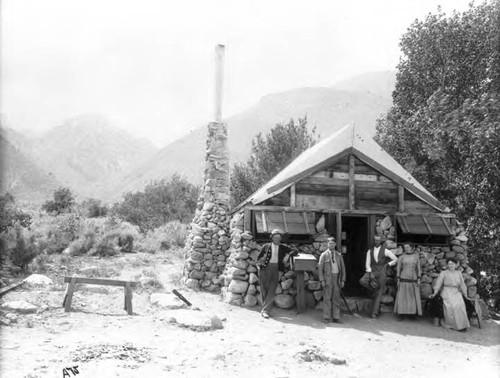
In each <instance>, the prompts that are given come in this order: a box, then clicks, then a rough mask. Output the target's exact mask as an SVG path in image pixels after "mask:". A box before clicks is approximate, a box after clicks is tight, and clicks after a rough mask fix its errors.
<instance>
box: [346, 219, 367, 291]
mask: <svg viewBox="0 0 500 378" xmlns="http://www.w3.org/2000/svg"><path fill="white" fill-rule="evenodd" d="M342 249H343V251H342V252H345V253H343V258H344V263H345V268H346V274H347V277H346V283H345V286H344V289H343V290H342V291H343V293H344V295H345V296H349V297H357V296H363V295H364V289H363V287H362V286H361V285H360V284H359V279H360V278H361V277H362V276H363V274H364V273H365V262H366V251H367V250H368V216H354V215H342Z"/></svg>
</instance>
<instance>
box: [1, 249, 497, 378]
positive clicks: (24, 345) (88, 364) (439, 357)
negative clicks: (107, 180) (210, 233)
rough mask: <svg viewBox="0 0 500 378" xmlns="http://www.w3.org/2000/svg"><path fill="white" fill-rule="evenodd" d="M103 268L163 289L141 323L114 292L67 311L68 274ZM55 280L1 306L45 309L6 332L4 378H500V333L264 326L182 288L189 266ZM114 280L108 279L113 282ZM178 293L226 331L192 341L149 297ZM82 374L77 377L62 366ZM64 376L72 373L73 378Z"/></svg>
mask: <svg viewBox="0 0 500 378" xmlns="http://www.w3.org/2000/svg"><path fill="white" fill-rule="evenodd" d="M93 263H94V264H98V265H99V264H101V265H102V264H105V266H104V265H102V269H107V271H106V273H107V274H108V275H109V274H111V273H112V268H111V267H112V266H114V267H115V270H116V269H120V270H121V269H122V270H121V271H120V272H119V274H117V276H118V277H121V278H131V279H138V278H139V277H141V276H142V277H143V276H145V275H154V277H156V278H157V279H158V281H159V282H161V283H162V284H163V286H164V287H163V288H155V287H147V288H139V289H138V290H136V291H135V292H134V297H133V307H134V315H133V316H129V315H127V313H126V312H125V311H124V310H123V301H124V296H123V289H121V288H116V289H114V288H110V289H109V291H110V292H109V294H99V293H91V292H84V291H79V292H77V293H76V295H75V297H74V299H73V303H72V309H73V311H72V312H69V313H65V312H64V309H63V308H62V307H61V304H62V300H63V296H64V291H63V288H64V287H63V285H62V276H63V275H64V274H73V273H74V272H75V271H76V269H77V267H78V266H80V267H81V266H84V265H91V264H93ZM60 265H61V261H54V264H53V267H52V269H50V270H49V272H48V273H46V275H47V276H49V277H50V278H52V279H53V280H54V281H55V282H56V287H55V289H54V288H53V289H51V290H47V289H45V290H27V289H22V290H16V291H13V292H9V293H8V294H6V295H5V296H4V297H2V300H1V302H5V301H11V300H26V301H28V302H30V303H33V304H35V305H37V306H40V310H39V312H38V313H36V314H30V315H19V316H18V319H17V322H15V323H13V324H11V325H9V326H3V327H2V330H1V365H0V372H1V376H2V377H9V378H10V377H12V378H15V377H31V378H34V377H73V376H77V377H79V378H84V377H92V378H98V377H223V376H227V377H323V376H328V377H380V376H384V377H386V378H389V377H448V376H449V377H499V376H500V347H499V346H500V324H498V322H495V321H487V322H485V324H484V325H483V328H482V329H479V328H478V327H477V326H473V327H471V328H470V329H469V330H468V331H467V332H465V333H462V332H457V331H453V330H446V329H444V328H437V327H434V326H433V325H432V321H431V319H428V318H424V319H419V320H414V321H411V320H406V321H402V322H398V321H396V319H395V317H394V316H393V315H392V314H382V315H381V317H380V318H379V319H376V320H373V319H371V318H368V317H366V316H363V317H353V316H350V315H347V314H343V317H342V320H343V322H344V323H343V324H329V325H325V324H323V323H322V322H321V312H320V311H318V310H309V311H308V312H306V313H304V314H296V313H295V312H294V311H289V310H279V309H275V310H274V312H273V317H272V318H271V319H268V320H266V319H263V318H262V317H261V316H260V314H259V310H258V308H254V309H246V308H240V307H235V306H230V305H227V304H225V303H223V302H222V301H221V300H220V297H219V295H217V294H210V293H202V292H195V291H190V290H186V289H184V288H182V286H181V285H180V284H179V281H180V269H181V266H182V262H181V260H180V259H178V258H177V259H172V258H165V256H161V255H147V256H144V255H126V256H120V257H115V258H113V259H112V261H107V262H103V260H99V261H98V260H95V261H92V260H88V258H87V260H75V261H72V262H71V263H68V264H67V265H68V266H66V267H65V268H64V267H63V268H60ZM110 271H111V273H110ZM174 288H177V289H179V290H180V291H181V292H182V293H183V294H184V296H185V297H187V298H188V299H189V300H190V301H191V302H192V303H193V304H194V306H196V307H198V308H199V309H200V310H201V311H200V313H202V314H207V315H217V316H218V317H219V318H220V319H222V320H223V322H222V323H223V325H224V328H223V329H217V330H210V331H205V332H201V331H194V330H191V329H188V328H181V327H179V326H178V325H176V324H173V323H171V322H169V319H170V317H171V316H172V315H175V313H176V312H178V311H184V310H163V309H159V308H158V307H155V306H153V305H151V303H150V301H149V295H150V293H151V292H169V291H170V290H172V289H174ZM75 366H77V370H78V372H76V371H74V372H71V371H70V370H66V371H63V369H65V368H70V367H75ZM65 372H66V373H65Z"/></svg>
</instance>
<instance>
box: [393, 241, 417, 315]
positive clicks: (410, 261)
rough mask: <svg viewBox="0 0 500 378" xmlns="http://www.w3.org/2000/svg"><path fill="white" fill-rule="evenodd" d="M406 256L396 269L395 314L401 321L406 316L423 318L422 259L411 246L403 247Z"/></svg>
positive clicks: (400, 259)
mask: <svg viewBox="0 0 500 378" xmlns="http://www.w3.org/2000/svg"><path fill="white" fill-rule="evenodd" d="M403 250H404V254H403V256H401V257H400V258H399V259H398V265H397V269H396V276H397V283H398V293H397V294H396V301H395V303H394V312H395V313H396V314H398V315H399V317H400V319H403V317H404V316H415V315H420V316H422V302H421V301H420V290H419V288H418V286H419V285H420V276H421V275H422V270H421V268H420V259H419V256H418V254H417V253H415V252H414V250H413V248H412V247H411V246H410V245H409V244H404V245H403Z"/></svg>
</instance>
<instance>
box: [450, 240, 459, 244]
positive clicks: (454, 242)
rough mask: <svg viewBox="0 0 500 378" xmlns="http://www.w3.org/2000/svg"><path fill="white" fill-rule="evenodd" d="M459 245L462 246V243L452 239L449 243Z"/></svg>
mask: <svg viewBox="0 0 500 378" xmlns="http://www.w3.org/2000/svg"><path fill="white" fill-rule="evenodd" d="M460 244H462V242H461V241H460V240H457V239H453V240H452V241H450V245H460Z"/></svg>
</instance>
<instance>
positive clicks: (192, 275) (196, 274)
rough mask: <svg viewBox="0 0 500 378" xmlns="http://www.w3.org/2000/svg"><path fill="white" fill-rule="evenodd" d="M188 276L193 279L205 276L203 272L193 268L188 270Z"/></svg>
mask: <svg viewBox="0 0 500 378" xmlns="http://www.w3.org/2000/svg"><path fill="white" fill-rule="evenodd" d="M189 278H193V279H195V280H200V279H203V278H205V272H202V271H201V270H196V269H193V270H192V271H191V272H189Z"/></svg>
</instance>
